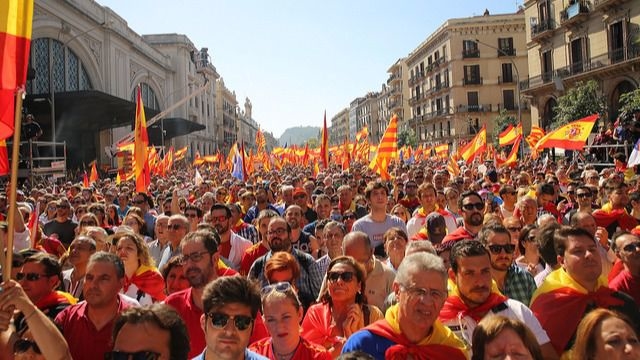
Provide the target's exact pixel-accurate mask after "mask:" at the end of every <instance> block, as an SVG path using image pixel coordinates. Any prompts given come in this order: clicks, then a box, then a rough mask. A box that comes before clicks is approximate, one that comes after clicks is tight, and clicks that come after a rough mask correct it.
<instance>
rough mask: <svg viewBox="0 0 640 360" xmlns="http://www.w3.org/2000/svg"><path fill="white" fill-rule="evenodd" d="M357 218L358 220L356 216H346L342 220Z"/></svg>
mask: <svg viewBox="0 0 640 360" xmlns="http://www.w3.org/2000/svg"><path fill="white" fill-rule="evenodd" d="M355 218H356V216H355V215H344V216H343V217H342V220H348V219H355Z"/></svg>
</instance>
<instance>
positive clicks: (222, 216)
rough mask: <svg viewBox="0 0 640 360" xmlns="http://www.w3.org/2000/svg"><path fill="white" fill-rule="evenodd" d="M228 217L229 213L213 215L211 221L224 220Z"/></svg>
mask: <svg viewBox="0 0 640 360" xmlns="http://www.w3.org/2000/svg"><path fill="white" fill-rule="evenodd" d="M227 219H228V218H227V215H220V216H211V222H223V221H225V220H227Z"/></svg>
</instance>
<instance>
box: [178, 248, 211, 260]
mask: <svg viewBox="0 0 640 360" xmlns="http://www.w3.org/2000/svg"><path fill="white" fill-rule="evenodd" d="M208 253H209V252H208V251H206V250H204V251H197V252H194V253H191V254H182V262H187V261H189V260H191V261H193V262H198V261H200V260H202V257H203V256H204V254H208Z"/></svg>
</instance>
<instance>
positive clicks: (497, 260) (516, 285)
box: [478, 223, 536, 306]
mask: <svg viewBox="0 0 640 360" xmlns="http://www.w3.org/2000/svg"><path fill="white" fill-rule="evenodd" d="M478 241H480V243H481V244H482V245H483V246H484V247H485V248H486V249H487V250H488V252H489V255H490V259H491V275H492V277H493V280H495V282H496V284H497V285H498V289H500V292H502V294H504V295H505V296H507V297H509V298H510V299H513V300H518V301H520V302H521V303H523V304H525V305H527V306H528V305H529V302H530V301H531V296H532V295H533V292H534V291H535V290H536V282H535V280H534V279H533V276H531V274H530V273H529V272H528V271H526V270H524V269H522V268H520V267H519V266H517V265H516V264H515V263H514V261H513V260H514V253H515V250H516V246H515V245H513V243H512V242H511V235H510V234H509V230H507V229H506V228H505V227H504V226H502V225H501V224H495V223H494V224H487V225H485V226H484V227H483V228H482V230H481V231H480V233H479V234H478Z"/></svg>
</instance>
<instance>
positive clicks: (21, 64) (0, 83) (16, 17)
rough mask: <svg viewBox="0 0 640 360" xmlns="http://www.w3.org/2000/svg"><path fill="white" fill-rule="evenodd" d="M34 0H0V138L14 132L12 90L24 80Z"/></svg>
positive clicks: (25, 77) (13, 92)
mask: <svg viewBox="0 0 640 360" xmlns="http://www.w3.org/2000/svg"><path fill="white" fill-rule="evenodd" d="M33 2H34V0H1V1H0V54H2V56H1V57H0V139H6V138H8V137H10V136H11V135H13V128H14V112H15V93H16V89H17V88H19V87H23V86H24V84H25V81H26V79H27V66H28V64H29V49H30V46H31V30H32V23H33Z"/></svg>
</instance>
